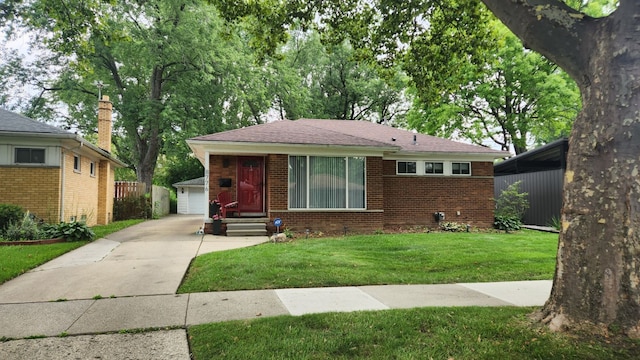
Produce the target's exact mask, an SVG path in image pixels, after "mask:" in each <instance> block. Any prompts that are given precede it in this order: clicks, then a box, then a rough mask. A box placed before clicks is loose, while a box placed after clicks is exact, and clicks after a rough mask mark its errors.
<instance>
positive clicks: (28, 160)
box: [15, 148, 44, 164]
mask: <svg viewBox="0 0 640 360" xmlns="http://www.w3.org/2000/svg"><path fill="white" fill-rule="evenodd" d="M15 162H16V163H17V164H44V149H34V148H16V157H15Z"/></svg>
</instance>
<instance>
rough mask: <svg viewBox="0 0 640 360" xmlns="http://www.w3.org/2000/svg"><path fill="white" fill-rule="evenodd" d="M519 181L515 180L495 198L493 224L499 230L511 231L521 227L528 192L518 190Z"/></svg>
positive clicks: (527, 206)
mask: <svg viewBox="0 0 640 360" xmlns="http://www.w3.org/2000/svg"><path fill="white" fill-rule="evenodd" d="M520 183H521V181H516V182H514V183H513V184H511V185H509V186H508V187H507V188H506V189H505V190H502V193H501V194H500V196H499V197H498V198H497V199H496V211H495V222H494V225H495V227H496V228H498V229H500V230H505V231H512V230H519V229H520V228H521V227H522V218H523V217H524V213H525V212H526V211H527V209H528V208H529V200H528V199H527V196H528V195H529V193H526V192H520Z"/></svg>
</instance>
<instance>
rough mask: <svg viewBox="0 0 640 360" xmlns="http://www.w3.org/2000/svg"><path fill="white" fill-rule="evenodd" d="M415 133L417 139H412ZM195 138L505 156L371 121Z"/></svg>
mask: <svg viewBox="0 0 640 360" xmlns="http://www.w3.org/2000/svg"><path fill="white" fill-rule="evenodd" d="M414 136H415V137H416V142H415V143H414V142H413V138H414ZM192 140H200V141H213V142H250V143H274V144H310V145H312V144H313V145H329V146H330V145H335V146H368V147H387V148H389V147H395V148H397V149H398V151H401V152H442V153H476V154H495V155H498V156H499V155H506V153H503V152H501V151H497V150H494V149H490V148H487V147H483V146H477V145H470V144H465V143H461V142H456V141H452V140H447V139H442V138H438V137H435V136H430V135H425V134H414V133H412V132H410V131H407V130H402V129H397V128H393V127H390V126H386V125H380V124H375V123H371V122H368V121H350V120H323V119H300V120H293V121H292V120H282V121H276V122H271V123H267V124H262V125H254V126H249V127H246V128H242V129H236V130H230V131H224V132H220V133H215V134H210V135H204V136H199V137H196V138H193V139H192Z"/></svg>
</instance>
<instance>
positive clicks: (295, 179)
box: [289, 156, 365, 209]
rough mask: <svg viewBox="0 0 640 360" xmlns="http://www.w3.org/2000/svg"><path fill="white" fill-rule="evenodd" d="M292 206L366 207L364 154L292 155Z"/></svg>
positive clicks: (307, 207) (290, 193)
mask: <svg viewBox="0 0 640 360" xmlns="http://www.w3.org/2000/svg"><path fill="white" fill-rule="evenodd" d="M289 208H291V209H364V208H365V158H364V157H324V156H290V157H289Z"/></svg>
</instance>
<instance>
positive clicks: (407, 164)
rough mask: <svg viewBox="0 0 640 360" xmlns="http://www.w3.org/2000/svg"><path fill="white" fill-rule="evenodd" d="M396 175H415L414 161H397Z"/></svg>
mask: <svg viewBox="0 0 640 360" xmlns="http://www.w3.org/2000/svg"><path fill="white" fill-rule="evenodd" d="M397 164H398V165H397V167H398V174H415V173H416V172H417V171H416V170H417V166H416V164H417V163H416V162H415V161H398V163H397Z"/></svg>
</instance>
